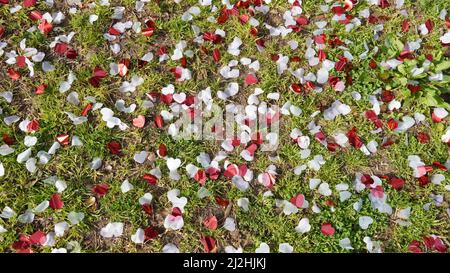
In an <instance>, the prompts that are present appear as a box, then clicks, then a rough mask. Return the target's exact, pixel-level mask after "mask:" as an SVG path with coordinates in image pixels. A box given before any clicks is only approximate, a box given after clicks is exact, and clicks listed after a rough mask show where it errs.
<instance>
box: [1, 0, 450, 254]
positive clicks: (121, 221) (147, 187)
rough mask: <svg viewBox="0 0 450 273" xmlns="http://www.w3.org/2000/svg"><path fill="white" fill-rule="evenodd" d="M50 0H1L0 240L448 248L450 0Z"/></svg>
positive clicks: (70, 246) (230, 247) (109, 248)
mask: <svg viewBox="0 0 450 273" xmlns="http://www.w3.org/2000/svg"><path fill="white" fill-rule="evenodd" d="M52 2H53V1H13V0H9V1H8V0H0V63H1V66H0V92H1V97H0V107H1V108H0V115H1V119H2V121H1V122H0V133H1V134H2V135H3V140H2V143H1V145H2V146H1V147H0V150H1V155H0V162H1V163H0V176H1V177H0V213H1V214H0V251H2V252H30V251H33V252H51V251H54V252H66V251H67V252H77V251H82V252H95V251H98V252H105V251H106V252H161V251H165V252H171V251H181V252H204V251H213V252H214V251H218V252H225V251H226V252H235V251H244V252H255V251H259V252H264V251H268V250H269V249H270V251H271V252H291V251H293V252H347V251H356V252H367V251H369V252H380V251H383V252H408V251H412V252H419V251H422V252H437V251H440V252H447V251H448V250H447V249H448V244H449V230H450V220H449V217H450V210H449V198H450V194H449V190H450V183H449V182H450V175H449V173H448V171H447V168H449V167H450V166H449V165H450V162H449V143H450V142H449V140H450V129H449V128H450V127H449V118H448V117H447V114H448V113H447V110H449V105H448V104H447V103H446V102H445V100H447V101H448V92H449V85H450V76H449V71H450V70H449V68H450V51H449V50H450V47H449V46H448V45H450V32H449V28H450V21H449V19H447V18H448V17H447V15H446V8H447V9H448V8H449V7H450V1H448V0H437V1H425V0H422V1H408V0H407V1H404V3H402V2H403V1H394V0H389V1H377V0H374V1H372V0H371V1H353V2H359V3H357V4H355V5H353V3H352V2H351V1H324V0H322V1H303V3H302V1H295V2H293V1H288V0H271V1H269V0H264V1H261V0H248V1H239V2H238V1H234V0H230V1H229V2H231V4H230V3H228V1H216V0H213V1H212V3H211V1H208V0H201V1H198V0H181V1H174V0H160V1H156V0H148V1H142V2H140V1H134V0H124V1H114V0H110V1H109V2H108V1H107V0H103V1H77V0H72V1H54V3H53V4H52ZM176 2H178V3H176ZM19 7H22V8H19ZM449 12H450V11H449ZM236 38H238V39H236ZM182 41H184V42H182ZM243 58H244V59H243ZM246 58H248V59H246ZM232 60H236V64H235V66H233V67H231V68H228V67H227V66H232V65H233V62H231V63H230V61H232ZM249 64H250V65H249ZM233 69H237V70H238V71H239V74H238V75H233V73H234V72H230V71H232V70H233ZM31 70H33V73H32V72H31ZM235 72H236V71H235ZM249 75H250V76H249ZM133 77H134V79H132V78H133ZM139 77H140V78H139ZM230 83H237V86H239V90H234V89H233V88H234V87H231V88H230V86H235V85H232V84H231V85H230ZM171 85H173V86H171ZM172 87H173V88H172ZM208 87H210V89H209V92H210V94H211V100H208V99H205V98H206V97H207V96H206V95H205V94H207V93H208V89H207V88H208ZM227 88H228V92H231V93H233V92H234V91H237V93H236V94H231V95H230V96H229V97H227V98H226V99H224V97H223V93H222V91H224V90H226V89H227ZM256 88H260V89H261V91H262V94H259V95H252V94H253V93H254V92H255V89H256ZM205 89H206V91H204V92H201V91H202V90H205ZM258 90H259V89H257V91H258ZM219 91H220V92H219ZM271 93H273V94H271ZM275 93H276V94H275ZM183 94H184V95H183ZM277 95H278V96H279V98H278V99H277ZM194 97H200V100H202V98H203V101H205V102H207V101H209V103H212V102H214V103H215V104H217V105H219V106H221V107H224V106H225V105H226V104H232V103H235V104H241V105H244V106H246V105H247V104H249V105H250V104H251V105H260V106H261V105H265V104H267V105H278V106H279V107H280V108H281V107H283V106H284V107H283V108H282V109H281V117H280V118H279V121H278V119H277V118H276V116H277V113H271V112H268V113H267V116H268V117H270V118H273V120H274V123H275V122H278V123H277V124H278V125H279V128H280V130H279V132H275V134H270V135H269V136H268V137H267V138H268V139H269V140H272V141H274V139H275V135H277V136H278V141H279V145H278V147H277V149H276V150H275V151H270V152H265V151H262V149H261V148H260V144H261V143H260V142H258V140H257V139H253V140H249V139H246V137H245V134H244V135H240V136H239V137H237V138H236V139H234V142H233V143H231V139H228V140H225V141H213V140H177V139H174V138H173V137H172V136H171V135H170V132H172V130H173V128H174V127H173V126H171V124H172V123H174V122H175V120H176V119H177V116H178V115H179V113H178V112H184V111H191V110H190V109H192V108H193V107H194V104H192V103H191V102H192V100H193V98H194ZM256 97H257V98H258V99H255V98H256ZM120 100H122V101H120ZM121 102H124V106H123V105H121ZM286 103H288V104H286ZM122 104H123V103H122ZM132 104H134V106H132V107H131V108H126V107H129V106H130V105H132ZM290 105H292V106H290ZM179 106H182V108H181V110H180V108H179ZM255 108H256V107H255ZM261 108H263V107H261ZM108 109H110V110H112V111H113V112H114V113H113V115H114V117H113V116H112V114H111V112H110V110H108ZM177 109H178V110H177ZM254 111H255V110H254V108H252V107H248V111H247V112H245V113H244V114H245V115H246V117H245V118H246V119H247V121H248V120H251V119H252V117H251V116H252V113H254ZM261 111H263V110H261ZM205 112H207V111H203V114H204V113H205ZM200 114H202V111H197V112H195V113H194V114H193V115H200ZM171 115H173V117H172V119H171ZM117 118H118V119H117ZM244 123H245V121H244V120H243V119H240V120H239V125H240V126H241V125H242V124H244ZM111 127H112V128H111ZM355 129H356V130H355ZM252 136H254V135H252ZM238 140H240V143H239V142H238ZM233 144H234V145H233ZM255 149H256V151H254V150H255ZM189 164H192V165H189ZM193 165H195V167H193ZM169 167H170V168H172V174H170V173H169ZM176 169H177V170H176ZM176 172H177V173H178V174H179V177H176V176H177V175H176V174H175V173H176ZM124 181H128V182H124ZM130 185H132V188H131V186H130ZM175 189H178V190H179V193H178V194H177V192H176V191H174V190H175ZM168 193H169V194H168ZM144 194H145V195H144ZM2 210H3V211H2Z"/></svg>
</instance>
